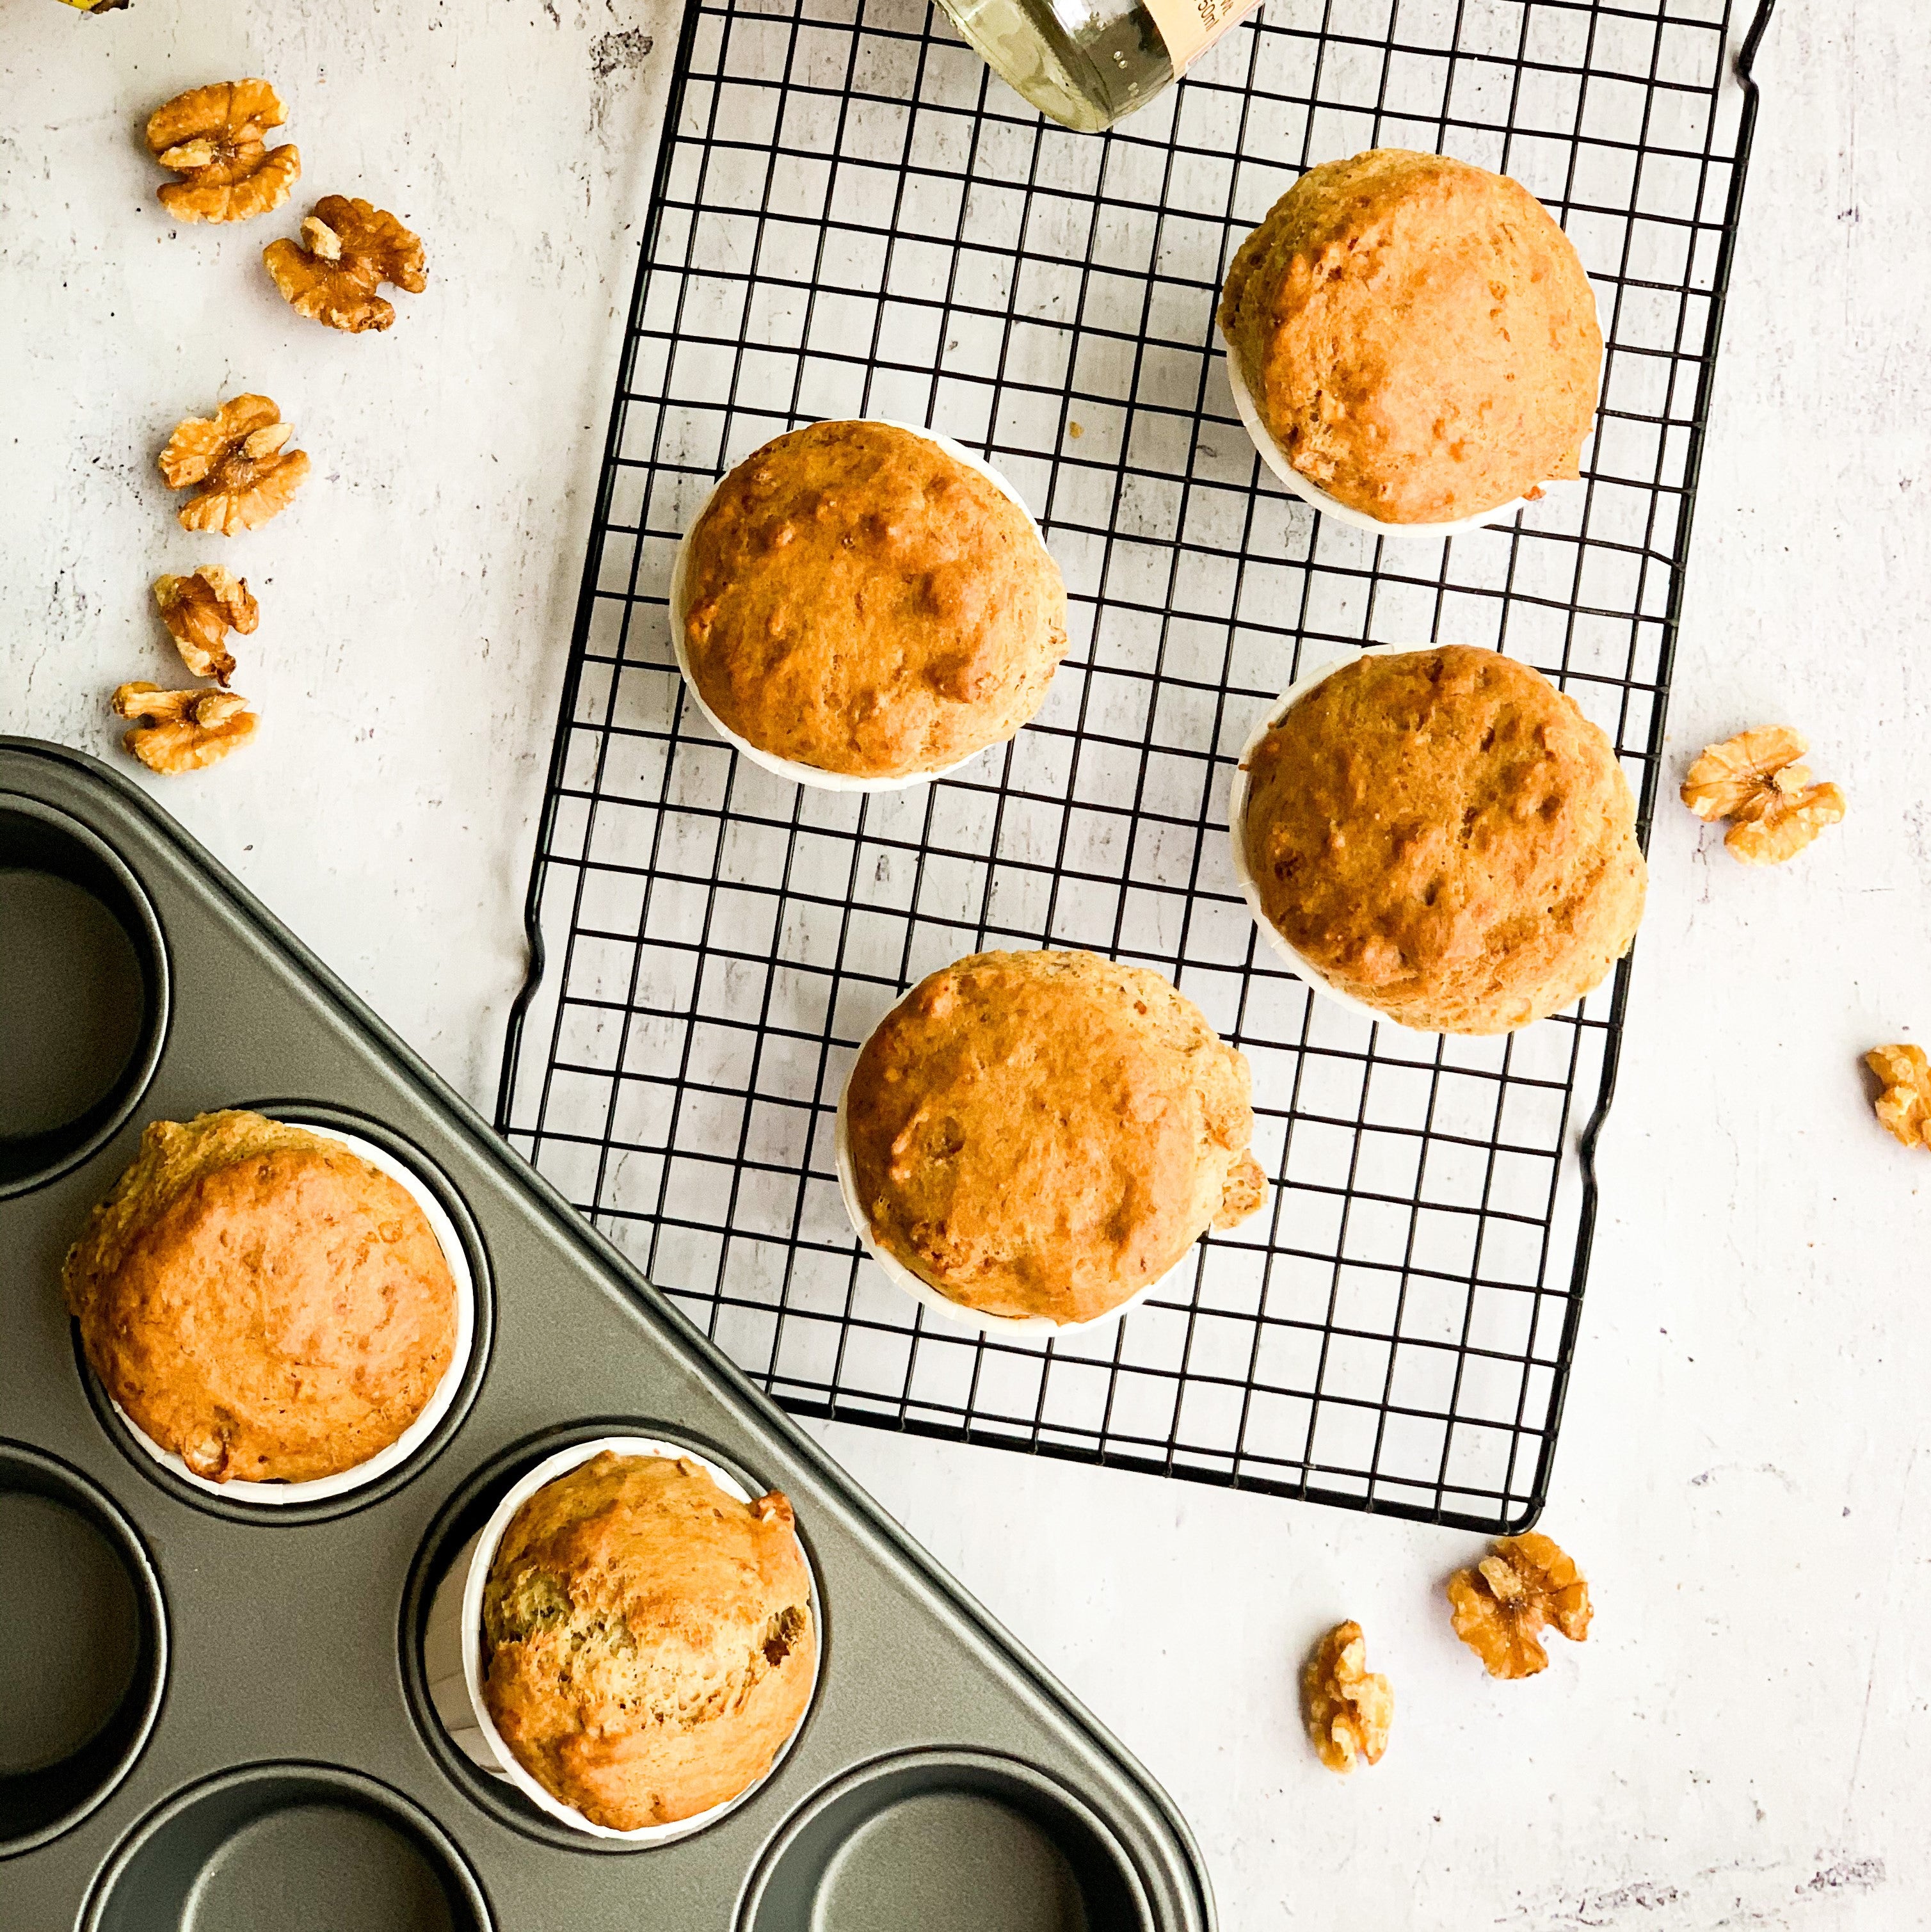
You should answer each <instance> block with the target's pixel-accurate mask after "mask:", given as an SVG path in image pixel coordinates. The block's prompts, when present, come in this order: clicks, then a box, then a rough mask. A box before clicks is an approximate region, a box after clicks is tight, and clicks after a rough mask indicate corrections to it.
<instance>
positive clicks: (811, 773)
mask: <svg viewBox="0 0 1931 1932" xmlns="http://www.w3.org/2000/svg"><path fill="white" fill-rule="evenodd" d="M838 420H841V421H850V422H872V423H877V424H879V425H880V426H881V427H883V428H886V429H902V430H904V431H905V432H906V434H907V435H908V436H919V437H924V438H925V440H926V441H927V442H928V443H937V445H938V446H939V447H940V449H943V451H944V452H946V455H948V456H951V457H954V458H957V459H958V461H960V462H961V463H965V464H967V465H968V466H970V467H971V468H972V469H976V470H977V471H978V472H979V474H980V475H982V476H983V477H984V478H985V479H986V481H988V482H989V483H991V484H992V485H993V486H994V487H995V488H996V489H997V490H998V491H999V493H1000V495H1002V496H1004V497H1006V499H1008V500H1009V501H1010V502H1014V503H1016V504H1017V505H1018V506H1019V509H1020V511H1021V513H1022V514H1024V517H1025V519H1026V521H1027V524H1028V525H1029V526H1030V527H1031V529H1032V532H1033V535H1034V536H1036V537H1037V538H1039V546H1040V547H1041V548H1042V550H1043V549H1044V548H1045V542H1046V539H1045V536H1044V535H1042V532H1041V531H1040V529H1039V522H1038V520H1037V519H1036V517H1034V516H1033V512H1032V511H1030V509H1027V507H1026V502H1025V499H1024V498H1023V497H1022V496H1021V495H1020V494H1019V492H1018V490H1015V489H1014V488H1013V487H1012V484H1010V483H1009V482H1008V481H1006V478H1004V477H1003V476H1002V475H1000V473H999V472H998V471H997V470H996V469H994V468H993V467H992V466H991V464H990V463H988V462H987V461H986V460H985V458H983V457H981V456H975V455H973V452H971V451H970V450H969V449H967V448H966V446H964V444H963V443H955V442H954V441H953V440H952V438H951V437H949V436H947V435H946V434H945V433H944V432H943V431H942V430H936V429H927V428H924V427H922V425H919V424H918V423H908V422H897V421H895V419H892V417H890V416H855V417H850V418H841V419H838ZM735 468H736V465H733V469H735ZM731 474H732V470H727V471H726V472H724V475H722V476H720V477H719V478H718V480H717V481H716V482H715V483H714V484H712V486H711V488H710V490H709V493H708V494H707V495H706V496H705V498H704V500H703V502H702V503H701V504H700V505H698V508H697V514H696V515H695V516H694V517H692V518H691V522H690V526H689V527H688V529H686V530H685V532H684V534H683V536H682V538H680V539H679V542H678V545H677V556H676V561H675V562H673V564H672V565H671V567H670V648H671V649H672V650H673V652H675V653H676V658H677V668H678V669H679V670H680V671H681V672H682V673H683V676H684V688H685V689H686V690H687V691H689V692H690V694H691V702H692V703H694V704H695V705H696V706H697V709H699V710H700V712H703V715H704V717H705V718H706V720H707V721H709V724H710V727H711V729H712V730H714V731H715V732H716V733H717V734H718V736H719V737H721V739H724V742H726V743H727V744H728V745H733V746H735V747H736V749H737V750H739V751H741V752H742V753H743V754H744V755H745V757H747V758H748V759H750V760H751V763H753V764H754V765H761V766H763V768H764V769H766V771H768V772H775V773H776V774H777V775H778V777H779V778H789V779H790V780H791V781H793V783H794V784H802V785H813V786H815V787H817V789H818V790H820V791H903V790H905V789H906V788H907V787H908V786H911V785H920V784H931V781H932V780H933V779H934V778H945V777H946V776H948V775H949V774H950V773H952V772H956V771H958V770H960V769H962V768H963V767H964V766H967V765H969V764H970V763H972V761H973V759H974V758H976V757H982V756H983V755H984V754H985V753H986V752H988V751H997V750H998V749H999V747H1000V745H1003V744H1007V743H1009V742H1011V740H1010V739H1003V738H1002V739H998V740H997V741H996V742H994V743H992V744H990V745H981V746H980V747H979V750H978V751H969V752H967V754H966V755H965V756H964V757H963V758H956V759H955V760H953V761H952V763H950V764H949V765H936V766H934V767H933V768H932V769H931V770H929V771H923V772H905V773H904V774H903V775H901V776H899V777H896V778H860V777H858V776H856V775H854V774H853V773H852V772H828V771H826V770H824V769H822V768H821V767H820V766H817V765H807V764H801V763H799V761H798V760H796V759H795V758H783V757H779V756H778V754H776V753H775V751H766V750H765V749H764V748H763V746H762V745H754V744H753V743H752V742H751V740H750V739H748V738H745V737H741V736H739V734H738V733H736V732H735V731H733V730H732V729H731V727H730V726H729V725H728V724H726V723H725V722H724V720H723V719H722V718H720V717H719V716H718V714H717V713H716V712H715V711H713V710H712V709H711V707H710V706H709V705H708V704H707V703H705V701H704V694H703V692H702V691H700V690H699V689H698V688H697V679H695V678H694V677H693V676H691V659H690V655H689V654H688V652H687V651H686V650H685V647H684V601H685V599H684V577H685V569H686V568H687V566H688V563H689V561H690V555H691V537H692V535H694V533H695V532H696V530H697V526H698V525H699V524H700V523H702V522H703V520H704V512H705V511H706V510H708V509H709V508H710V507H711V502H712V498H714V497H715V496H716V495H717V493H718V491H719V490H721V489H722V488H723V487H724V484H725V483H726V482H727V481H728V480H729V478H730V475H731ZM1021 728H1022V729H1023V728H1024V727H1021ZM1015 735H1016V734H1015Z"/></svg>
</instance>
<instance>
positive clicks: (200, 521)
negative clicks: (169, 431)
mask: <svg viewBox="0 0 1931 1932" xmlns="http://www.w3.org/2000/svg"><path fill="white" fill-rule="evenodd" d="M294 434H295V426H294V425H292V423H285V422H283V421H282V419H281V411H280V410H278V409H277V408H276V407H275V406H274V404H273V403H271V402H270V401H269V400H268V398H267V397H266V396H233V397H231V398H229V400H228V401H226V402H225V403H223V404H222V405H221V407H220V409H219V410H217V411H216V412H215V414H214V417H213V418H212V419H209V418H208V417H205V416H190V417H189V418H188V419H187V421H186V422H182V423H180V424H178V425H176V426H175V432H174V434H173V435H172V436H171V437H169V439H168V444H167V447H166V449H163V451H162V452H161V454H160V470H161V475H162V476H163V478H165V479H166V482H167V486H168V487H169V489H170V490H185V489H187V488H190V487H193V486H194V485H196V484H199V486H200V487H199V490H198V491H197V492H196V494H195V495H194V496H192V497H190V499H188V501H187V502H185V503H184V504H183V505H181V509H180V511H178V516H179V518H180V521H181V528H182V529H186V530H214V531H218V532H220V534H221V535H223V536H232V535H234V534H235V532H236V531H237V530H251V529H253V528H254V527H255V526H256V525H257V524H258V523H266V522H267V521H268V519H269V518H270V517H274V516H278V515H279V514H280V513H281V512H282V511H283V510H285V509H286V508H288V506H289V502H291V501H292V499H293V498H294V496H295V491H296V490H298V489H299V488H300V487H301V483H302V480H303V478H305V477H306V476H307V474H308V455H307V452H306V451H305V450H300V449H289V447H288V443H289V438H290V437H292V436H293V435H294Z"/></svg>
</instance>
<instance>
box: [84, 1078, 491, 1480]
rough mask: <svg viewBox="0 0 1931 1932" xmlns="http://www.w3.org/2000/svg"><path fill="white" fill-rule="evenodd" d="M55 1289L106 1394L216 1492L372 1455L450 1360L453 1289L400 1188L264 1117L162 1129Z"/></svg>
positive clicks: (167, 1124)
mask: <svg viewBox="0 0 1931 1932" xmlns="http://www.w3.org/2000/svg"><path fill="white" fill-rule="evenodd" d="M62 1279H63V1285H64V1288H65V1290H66V1294H67V1307H68V1308H69V1310H70V1311H71V1313H73V1316H74V1318H75V1319H76V1321H77V1322H79V1325H80V1336H81V1343H82V1347H83V1348H84V1349H85V1351H86V1355H87V1359H88V1361H89V1362H90V1363H91V1364H92V1366H93V1368H94V1373H95V1374H97V1376H100V1379H101V1382H102V1383H103V1385H105V1386H106V1390H107V1393H108V1394H109V1395H111V1396H112V1397H113V1398H114V1400H115V1401H116V1402H118V1403H119V1404H120V1405H121V1408H122V1409H124V1410H126V1412H127V1414H128V1415H129V1416H130V1417H131V1418H133V1421H134V1422H135V1424H136V1425H137V1426H138V1427H139V1428H140V1429H141V1430H143V1431H144V1432H145V1433H146V1434H147V1435H148V1436H150V1437H151V1439H153V1440H154V1441H155V1442H158V1443H159V1444H160V1445H161V1447H162V1448H164V1449H169V1450H172V1451H173V1452H174V1453H175V1454H176V1455H178V1456H179V1457H181V1460H182V1461H183V1462H184V1463H186V1464H187V1466H188V1467H189V1469H191V1470H193V1472H195V1474H196V1475H199V1476H205V1477H207V1478H210V1479H211V1480H212V1481H215V1482H227V1481H231V1480H233V1479H235V1478H241V1479H243V1480H244V1481H250V1482H258V1483H259V1482H281V1481H286V1482H306V1481H313V1479H315V1478H318V1477H321V1476H328V1475H334V1474H335V1473H336V1472H338V1471H340V1470H343V1469H352V1468H354V1467H355V1466H356V1465H357V1464H358V1463H366V1462H367V1460H369V1459H370V1457H372V1456H374V1455H376V1454H378V1453H379V1451H382V1450H383V1449H385V1448H388V1445H390V1444H391V1442H394V1441H395V1439H397V1437H398V1436H400V1435H401V1434H402V1433H403V1430H406V1429H407V1428H408V1427H409V1424H411V1423H412V1422H413V1421H415V1418H417V1417H418V1415H421V1412H422V1411H423V1409H424V1406H426V1405H427V1403H428V1401H429V1399H430V1397H431V1396H432V1395H433V1394H434V1393H435V1391H436V1385H437V1384H438V1383H439V1382H441V1381H442V1377H443V1374H444V1373H445V1370H447V1369H448V1367H449V1364H450V1361H451V1358H452V1357H453V1356H454V1352H455V1346H456V1318H457V1307H456V1284H455V1281H454V1277H452V1276H451V1274H450V1271H449V1264H448V1261H447V1260H446V1259H445V1258H444V1256H443V1253H442V1247H441V1246H440V1244H439V1243H438V1242H437V1241H436V1235H435V1233H434V1231H433V1229H431V1228H430V1225H429V1222H428V1220H427V1217H425V1216H424V1214H423V1211H422V1209H421V1207H420V1206H419V1205H418V1204H417V1203H416V1202H415V1200H414V1199H413V1198H412V1196H410V1194H409V1192H408V1190H406V1188H404V1187H403V1186H402V1185H401V1184H400V1183H399V1182H397V1181H394V1179H392V1178H391V1177H390V1176H389V1175H386V1174H385V1173H384V1172H382V1169H379V1168H378V1167H376V1166H373V1165H371V1164H370V1163H369V1162H367V1161H366V1160H363V1159H362V1158H361V1156H360V1155H359V1154H355V1153H354V1152H353V1151H351V1150H350V1149H349V1148H346V1147H344V1146H343V1145H342V1144H341V1143H340V1142H339V1141H333V1140H330V1139H328V1138H327V1137H326V1136H323V1135H320V1134H314V1133H310V1132H309V1131H308V1130H307V1129H306V1128H303V1127H291V1126H289V1125H287V1124H285V1123H283V1122H282V1121H271V1120H268V1119H265V1118H263V1117H262V1115H259V1114H249V1113H241V1112H227V1113H214V1114H202V1115H199V1117H197V1118H196V1119H194V1120H192V1121H188V1122H187V1123H185V1124H181V1123H178V1122H175V1121H154V1122H153V1123H152V1124H151V1125H150V1126H149V1127H148V1129H147V1130H146V1131H145V1133H143V1134H142V1136H141V1145H140V1151H139V1154H137V1155H136V1157H135V1160H134V1163H133V1166H130V1168H129V1169H127V1172H125V1173H124V1175H121V1178H120V1179H119V1181H117V1182H116V1183H115V1186H114V1188H113V1191H112V1193H109V1196H107V1198H106V1200H104V1201H103V1202H101V1203H100V1205H99V1206H98V1207H97V1208H95V1209H94V1211H93V1213H92V1214H91V1216H90V1217H89V1218H88V1223H87V1226H86V1228H85V1230H84V1231H83V1232H82V1235H81V1237H80V1239H79V1241H76V1243H75V1244H74V1245H73V1247H72V1248H71V1249H70V1250H69V1251H68V1253H67V1262H66V1266H65V1268H64V1271H63V1276H62Z"/></svg>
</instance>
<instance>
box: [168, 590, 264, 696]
mask: <svg viewBox="0 0 1931 1932" xmlns="http://www.w3.org/2000/svg"><path fill="white" fill-rule="evenodd" d="M154 601H155V603H156V604H158V605H159V606H160V613H161V622H163V624H165V625H166V626H167V627H168V631H169V635H170V636H172V637H173V639H174V640H175V647H176V648H177V649H178V650H179V651H180V652H181V662H182V663H183V664H186V665H187V667H188V669H189V670H191V671H193V673H194V674H195V676H196V677H211V678H215V679H218V680H219V681H220V682H221V683H223V684H226V682H228V680H229V677H230V676H232V675H233V673H234V670H235V658H234V654H233V652H231V651H230V650H229V649H228V644H227V638H228V633H229V631H231V630H234V631H239V632H240V633H241V635H242V636H243V637H247V636H249V635H250V634H251V633H252V632H253V630H254V628H255V626H256V625H257V624H258V623H259V622H261V616H262V613H261V609H260V607H259V605H258V604H256V601H255V600H254V598H253V596H252V595H250V592H249V589H248V583H247V578H246V577H232V576H230V575H229V573H228V572H227V571H225V570H223V568H221V566H220V565H219V564H218V563H204V564H203V565H202V566H201V568H199V570H197V571H195V573H194V574H193V576H191V577H156V578H155V579H154Z"/></svg>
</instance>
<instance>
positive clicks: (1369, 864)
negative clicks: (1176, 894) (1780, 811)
mask: <svg viewBox="0 0 1931 1932" xmlns="http://www.w3.org/2000/svg"><path fill="white" fill-rule="evenodd" d="M1246 769H1247V771H1248V772H1249V790H1248V796H1247V808H1246V823H1245V826H1244V828H1243V827H1239V826H1237V827H1236V828H1235V830H1236V835H1237V836H1238V835H1240V834H1241V832H1243V829H1244V832H1245V835H1246V855H1247V862H1248V867H1249V871H1251V872H1252V874H1253V877H1254V879H1255V883H1256V884H1257V886H1258V889H1259V891H1260V895H1261V903H1262V904H1263V905H1264V907H1265V908H1266V911H1267V917H1268V918H1269V919H1270V920H1271V921H1272V922H1273V924H1274V925H1275V926H1276V928H1278V929H1279V932H1281V934H1282V936H1283V937H1284V938H1285V939H1286V940H1287V941H1288V944H1291V945H1292V946H1294V947H1296V948H1297V949H1298V950H1300V952H1302V953H1305V954H1306V956H1307V958H1308V959H1309V961H1311V962H1312V964H1313V965H1315V967H1316V968H1318V970H1319V971H1321V974H1323V975H1324V977H1326V978H1327V979H1328V980H1331V981H1332V982H1333V983H1334V984H1335V985H1336V986H1337V987H1339V989H1340V990H1341V991H1342V992H1346V993H1351V994H1353V995H1354V997H1355V998H1357V999H1358V1000H1362V1001H1366V1003H1367V1004H1369V1006H1372V1007H1375V1008H1376V1009H1377V1010H1379V1011H1381V1012H1382V1013H1386V1014H1387V1015H1388V1016H1389V1017H1390V1019H1395V1020H1399V1022H1401V1023H1402V1025H1405V1026H1411V1027H1416V1028H1420V1029H1422V1030H1423V1031H1426V1032H1442V1033H1506V1032H1507V1031H1510V1029H1512V1028H1516V1027H1519V1026H1526V1025H1528V1023H1529V1022H1530V1021H1531V1020H1536V1019H1542V1018H1543V1016H1545V1015H1546V1014H1549V1013H1556V1012H1558V1011H1560V1010H1561V1008H1563V1007H1566V1006H1568V1005H1569V1004H1571V1002H1573V1001H1576V1000H1578V999H1579V998H1581V997H1582V995H1584V994H1585V993H1586V992H1588V991H1589V990H1590V989H1591V987H1593V986H1596V985H1597V983H1599V982H1600V980H1602V979H1603V976H1604V975H1605V974H1607V973H1608V971H1609V968H1611V967H1612V965H1614V964H1615V962H1616V961H1617V960H1618V959H1620V958H1621V956H1623V954H1624V953H1626V952H1627V951H1628V950H1629V946H1630V941H1631V940H1632V939H1633V938H1635V937H1636V923H1637V921H1638V920H1639V919H1641V918H1642V909H1643V892H1644V887H1645V882H1646V880H1647V877H1648V874H1647V872H1646V870H1645V866H1644V864H1643V856H1642V851H1641V850H1640V849H1639V847H1638V846H1637V844H1636V800H1635V799H1634V798H1633V797H1632V796H1631V795H1630V787H1629V781H1627V779H1626V778H1624V775H1623V772H1622V767H1621V766H1620V765H1619V764H1618V763H1617V762H1616V754H1615V748H1614V747H1613V746H1612V745H1611V744H1610V742H1609V739H1607V738H1606V736H1604V735H1603V733H1602V732H1601V731H1600V730H1598V729H1597V727H1596V726H1595V725H1594V724H1591V722H1590V721H1589V720H1588V718H1585V717H1584V716H1583V715H1582V712H1581V710H1580V709H1578V707H1577V706H1576V701H1575V700H1574V699H1573V698H1572V697H1568V696H1567V694H1564V692H1562V691H1558V690H1557V689H1556V688H1555V685H1552V684H1551V683H1550V682H1549V680H1548V679H1546V678H1545V677H1544V676H1542V674H1541V673H1540V672H1538V671H1536V670H1531V668H1530V667H1528V665H1527V664H1519V663H1518V662H1516V660H1515V659H1514V658H1506V657H1504V656H1502V655H1500V654H1499V653H1498V652H1494V651H1479V650H1471V649H1468V648H1467V647H1466V646H1462V645H1445V646H1441V648H1439V649H1432V650H1420V651H1404V652H1396V653H1393V654H1388V655H1372V656H1368V657H1364V658H1359V659H1357V661H1355V662H1354V663H1352V664H1346V665H1344V666H1343V667H1342V668H1341V669H1340V670H1337V671H1336V672H1335V673H1333V675H1332V676H1329V677H1327V678H1326V679H1324V680H1323V681H1322V682H1321V683H1319V684H1318V685H1315V688H1313V690H1312V691H1309V693H1308V694H1307V695H1306V697H1303V698H1301V699H1300V700H1299V701H1298V702H1297V703H1295V704H1294V706H1292V707H1291V709H1289V710H1288V712H1287V714H1286V715H1285V717H1283V718H1282V719H1281V720H1280V721H1279V722H1278V723H1277V724H1275V725H1274V726H1273V728H1272V729H1271V730H1270V731H1269V732H1268V733H1267V736H1265V737H1264V739H1262V740H1261V742H1260V744H1259V745H1257V746H1256V747H1255V750H1254V752H1253V754H1252V757H1250V758H1249V760H1248V763H1247V766H1246Z"/></svg>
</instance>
